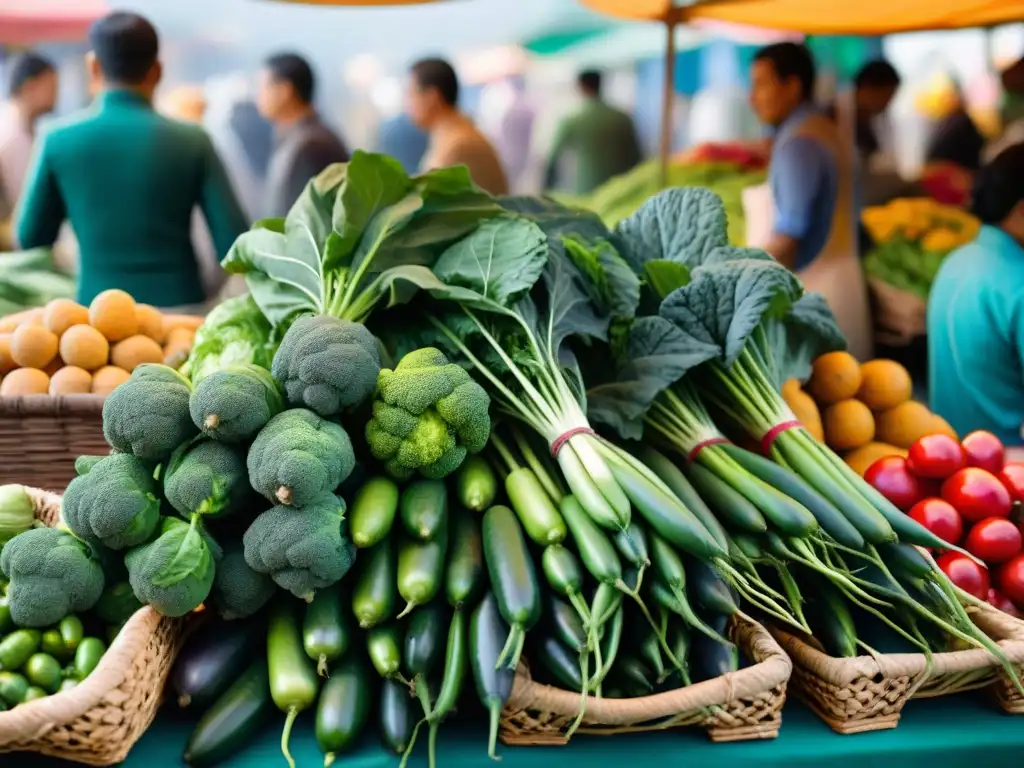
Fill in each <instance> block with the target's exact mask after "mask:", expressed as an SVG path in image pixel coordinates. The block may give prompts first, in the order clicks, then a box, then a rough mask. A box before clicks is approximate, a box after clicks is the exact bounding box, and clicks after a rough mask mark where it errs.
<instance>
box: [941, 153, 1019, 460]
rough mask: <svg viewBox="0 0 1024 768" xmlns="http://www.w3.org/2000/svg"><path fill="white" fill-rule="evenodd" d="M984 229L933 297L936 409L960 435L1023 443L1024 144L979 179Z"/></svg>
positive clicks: (956, 257)
mask: <svg viewBox="0 0 1024 768" xmlns="http://www.w3.org/2000/svg"><path fill="white" fill-rule="evenodd" d="M974 213H975V215H976V216H977V217H978V218H979V219H980V220H981V222H982V227H981V230H980V231H979V233H978V236H977V237H976V238H975V239H974V240H973V241H972V242H970V243H968V244H967V245H964V246H962V247H961V248H958V249H957V250H956V251H954V252H953V253H951V254H950V255H949V256H948V257H946V260H945V261H944V262H943V264H942V267H941V269H940V270H939V274H938V276H937V277H936V279H935V282H934V283H933V284H932V289H931V294H930V295H929V297H928V369H929V371H928V385H929V389H930V390H931V407H932V410H933V411H935V412H936V413H937V414H939V415H940V416H942V417H943V418H944V419H945V420H946V421H948V422H949V423H950V425H952V427H953V429H955V430H956V431H957V432H958V433H959V434H961V435H963V434H966V433H967V432H970V431H972V430H975V429H985V430H988V431H990V432H993V433H994V434H995V435H996V436H998V437H999V438H1000V439H1001V440H1002V441H1003V442H1004V443H1005V444H1007V445H1021V444H1022V443H1024V438H1022V435H1021V430H1022V427H1024V144H1016V145H1014V146H1012V147H1010V148H1008V149H1006V150H1004V151H1003V152H1002V153H1001V154H1000V155H999V156H998V157H996V158H995V160H993V161H992V162H991V164H989V165H988V166H986V167H985V168H983V169H982V170H981V171H980V172H979V174H978V178H977V182H976V186H975V192H974Z"/></svg>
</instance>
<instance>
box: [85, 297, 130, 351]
mask: <svg viewBox="0 0 1024 768" xmlns="http://www.w3.org/2000/svg"><path fill="white" fill-rule="evenodd" d="M135 309H136V308H135V299H133V298H132V297H131V296H129V295H128V294H127V293H125V292H124V291H118V290H109V291H103V293H101V294H99V295H98V296H97V297H96V298H95V299H93V300H92V304H90V305H89V325H91V326H92V327H93V328H95V329H96V330H97V331H99V332H100V333H102V334H103V335H104V336H105V337H106V338H107V341H122V340H123V339H127V338H128V337H129V336H134V335H135V334H136V333H138V332H139V320H138V317H137V316H136V313H135Z"/></svg>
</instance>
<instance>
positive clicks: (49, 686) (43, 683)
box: [23, 653, 61, 693]
mask: <svg viewBox="0 0 1024 768" xmlns="http://www.w3.org/2000/svg"><path fill="white" fill-rule="evenodd" d="M23 671H24V672H25V677H27V678H28V681H29V683H31V684H32V685H35V686H37V687H39V688H42V689H43V690H44V691H46V692H47V693H56V692H57V688H59V687H60V681H61V668H60V662H59V661H57V660H56V659H55V658H53V656H51V655H50V654H48V653H34V654H32V656H31V657H30V658H29V660H28V661H26V662H25V666H24V667H23Z"/></svg>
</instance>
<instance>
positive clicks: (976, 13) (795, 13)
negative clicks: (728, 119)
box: [582, 0, 1024, 35]
mask: <svg viewBox="0 0 1024 768" xmlns="http://www.w3.org/2000/svg"><path fill="white" fill-rule="evenodd" d="M582 2H583V4H584V5H586V6H588V7H589V8H593V9H594V10H595V11H600V12H601V13H607V14H609V15H611V16H618V17H619V18H623V19H648V20H666V19H668V18H670V17H674V18H675V19H676V20H678V21H689V20H691V19H711V20H715V21H725V22H731V23H736V24H747V25H750V26H755V27H763V28H765V29H777V30H786V31H790V32H802V33H804V34H809V35H887V34H895V33H897V32H912V31H917V30H927V29H961V28H965V27H987V26H993V25H996V24H1009V23H1011V22H1017V21H1020V20H1021V19H1024V0H855V2H850V0H704V2H697V3H694V4H692V5H688V6H686V7H678V4H677V3H673V2H672V0H582Z"/></svg>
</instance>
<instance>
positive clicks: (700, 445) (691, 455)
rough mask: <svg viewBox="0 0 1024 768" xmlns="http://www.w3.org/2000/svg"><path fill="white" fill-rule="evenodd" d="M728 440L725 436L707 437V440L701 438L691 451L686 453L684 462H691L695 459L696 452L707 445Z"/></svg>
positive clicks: (720, 443) (718, 443)
mask: <svg viewBox="0 0 1024 768" xmlns="http://www.w3.org/2000/svg"><path fill="white" fill-rule="evenodd" d="M728 442H729V438H727V437H709V438H708V439H707V440H701V441H700V442H699V443H697V444H696V445H695V446H693V450H692V451H690V452H689V453H688V454H686V463H687V464H693V462H694V461H696V460H697V454H698V453H700V452H701V451H703V450H704V449H705V448H708V447H709V446H712V445H722V444H723V443H728Z"/></svg>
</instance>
